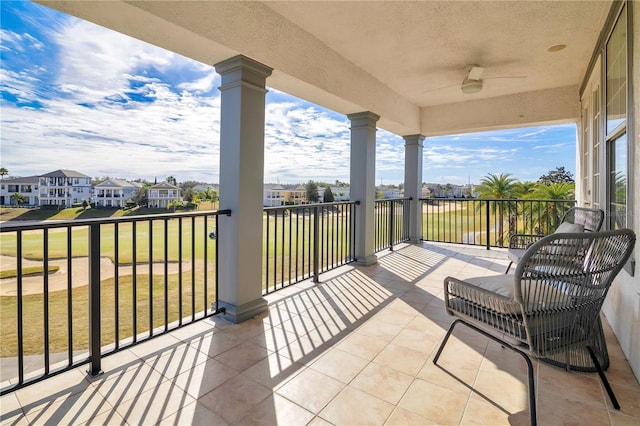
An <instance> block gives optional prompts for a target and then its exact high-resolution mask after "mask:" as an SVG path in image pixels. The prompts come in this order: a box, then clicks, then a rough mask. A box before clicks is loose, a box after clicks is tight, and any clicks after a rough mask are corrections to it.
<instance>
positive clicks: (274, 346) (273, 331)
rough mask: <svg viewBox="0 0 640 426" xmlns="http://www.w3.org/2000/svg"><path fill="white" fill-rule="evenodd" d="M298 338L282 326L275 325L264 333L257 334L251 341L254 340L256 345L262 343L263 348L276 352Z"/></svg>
mask: <svg viewBox="0 0 640 426" xmlns="http://www.w3.org/2000/svg"><path fill="white" fill-rule="evenodd" d="M297 338H298V336H296V335H295V334H293V333H289V332H288V331H286V330H285V329H283V328H281V327H278V326H274V327H271V328H269V329H268V330H267V331H265V332H264V333H262V334H258V335H257V336H255V337H253V338H251V340H250V342H253V343H255V344H256V345H260V346H262V347H263V348H267V349H269V350H270V351H272V352H274V351H277V350H279V349H282V348H284V347H285V346H287V345H289V344H291V343H292V342H293V341H295V340H296V339H297Z"/></svg>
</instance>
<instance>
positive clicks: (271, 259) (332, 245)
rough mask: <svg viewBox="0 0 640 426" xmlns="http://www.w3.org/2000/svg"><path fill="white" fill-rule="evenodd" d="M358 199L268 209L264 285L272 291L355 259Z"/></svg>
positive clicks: (266, 290) (265, 230)
mask: <svg viewBox="0 0 640 426" xmlns="http://www.w3.org/2000/svg"><path fill="white" fill-rule="evenodd" d="M356 204H357V202H336V203H324V204H308V205H302V206H283V207H267V208H265V209H264V231H263V239H264V242H263V260H262V263H263V265H262V271H263V273H262V289H263V293H265V294H267V293H271V292H274V291H276V290H280V289H282V288H285V287H287V286H289V285H291V284H295V283H297V282H300V281H302V280H306V279H309V278H313V280H314V282H318V275H319V274H320V273H322V272H326V271H329V270H331V269H334V268H337V267H338V266H341V265H345V264H347V263H349V262H352V261H353V260H354V256H353V247H354V242H355V226H354V221H355V209H356Z"/></svg>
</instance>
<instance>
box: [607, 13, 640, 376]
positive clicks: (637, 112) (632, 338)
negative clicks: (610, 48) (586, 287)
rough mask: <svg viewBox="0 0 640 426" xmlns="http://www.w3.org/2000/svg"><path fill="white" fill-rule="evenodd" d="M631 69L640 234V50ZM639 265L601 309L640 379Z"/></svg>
mask: <svg viewBox="0 0 640 426" xmlns="http://www.w3.org/2000/svg"><path fill="white" fill-rule="evenodd" d="M633 6H636V7H634V8H633V9H634V10H633V12H632V13H633V37H634V38H635V40H634V42H635V49H634V50H635V52H638V46H639V45H640V4H634V5H633ZM632 61H633V62H632V63H633V69H634V70H635V71H634V72H633V74H632V77H631V78H632V87H633V99H634V104H633V107H634V110H633V115H632V117H631V119H632V123H630V124H631V125H632V127H631V129H630V132H629V134H628V138H629V140H630V141H633V152H632V153H631V155H632V156H633V159H634V162H633V165H634V167H633V169H632V170H630V172H629V180H630V181H632V182H633V187H632V190H634V192H635V195H634V196H633V201H632V202H633V204H632V208H633V225H632V227H633V230H634V232H635V233H636V236H637V237H640V196H639V195H638V194H639V193H640V134H639V132H640V72H639V71H640V54H636V55H635V57H634V58H632ZM639 254H640V243H636V249H635V252H634V254H633V257H634V258H635V260H636V261H639V260H640V259H639ZM639 269H640V268H639V267H638V265H637V264H636V268H635V276H633V277H632V276H631V275H629V273H627V272H626V271H622V272H620V275H619V276H618V278H617V279H616V281H615V282H614V285H613V286H612V288H611V290H610V292H609V294H608V296H607V300H606V301H605V305H604V308H603V310H604V313H605V315H606V317H607V319H608V321H609V324H611V327H612V328H613V331H614V332H615V334H616V336H617V338H618V341H619V342H620V346H621V348H622V350H623V352H624V354H625V357H626V358H627V359H628V360H629V364H631V368H632V369H633V372H634V374H635V376H636V378H637V379H638V381H640V270H639Z"/></svg>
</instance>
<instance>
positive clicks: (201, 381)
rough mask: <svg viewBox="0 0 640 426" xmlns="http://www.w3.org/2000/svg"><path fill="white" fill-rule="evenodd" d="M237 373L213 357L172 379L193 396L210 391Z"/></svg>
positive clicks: (196, 396) (197, 396)
mask: <svg viewBox="0 0 640 426" xmlns="http://www.w3.org/2000/svg"><path fill="white" fill-rule="evenodd" d="M236 374H238V372H237V371H235V370H234V369H232V368H231V367H227V366H226V365H224V364H222V363H221V362H219V361H216V360H215V359H209V360H207V361H205V362H204V363H202V364H198V365H197V366H195V367H194V368H192V369H190V370H187V371H185V372H184V373H182V374H180V375H178V376H177V377H176V378H175V379H174V380H173V381H174V383H175V384H176V385H178V386H179V387H180V388H181V389H184V390H185V391H186V392H187V393H189V395H191V396H193V397H194V398H199V397H200V396H202V395H204V394H206V393H208V392H210V391H212V390H213V389H215V388H216V387H218V386H220V385H222V384H223V383H225V382H226V381H228V380H229V379H231V378H232V377H234V376H235V375H236Z"/></svg>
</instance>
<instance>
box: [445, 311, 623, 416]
mask: <svg viewBox="0 0 640 426" xmlns="http://www.w3.org/2000/svg"><path fill="white" fill-rule="evenodd" d="M458 323H462V324H464V325H466V326H467V327H469V328H471V329H472V330H475V331H477V332H478V333H480V334H482V335H483V336H486V337H488V338H489V339H491V340H493V341H494V342H497V343H499V344H500V345H502V347H504V348H508V349H511V350H512V351H513V352H517V353H519V354H520V355H522V357H523V358H524V360H525V361H526V363H527V375H528V376H529V415H530V417H531V426H536V425H537V424H538V420H537V416H536V391H535V382H534V379H535V376H534V374H533V364H532V363H531V358H529V355H527V354H526V353H524V352H522V351H521V350H519V349H517V348H514V347H513V346H511V345H510V344H508V343H506V342H503V341H502V340H500V339H498V338H497V337H495V336H493V335H491V334H489V333H487V332H486V331H484V330H482V329H481V328H478V327H476V326H475V325H473V324H469V323H468V322H466V321H464V320H463V319H461V318H458V319H456V320H455V321H453V322H452V323H451V325H450V326H449V330H448V331H447V334H446V335H445V336H444V340H442V343H441V344H440V347H439V348H438V352H436V356H435V357H434V358H433V363H434V364H436V365H437V362H438V358H440V354H441V353H442V350H443V349H444V345H446V343H447V340H449V336H451V332H452V331H453V329H454V327H455V326H456V325H458ZM593 356H595V355H593ZM603 375H604V373H603ZM604 380H606V379H604ZM605 386H608V382H607V385H605ZM610 396H611V395H610ZM614 398H615V397H614ZM615 404H617V402H616V403H614V406H615Z"/></svg>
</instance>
